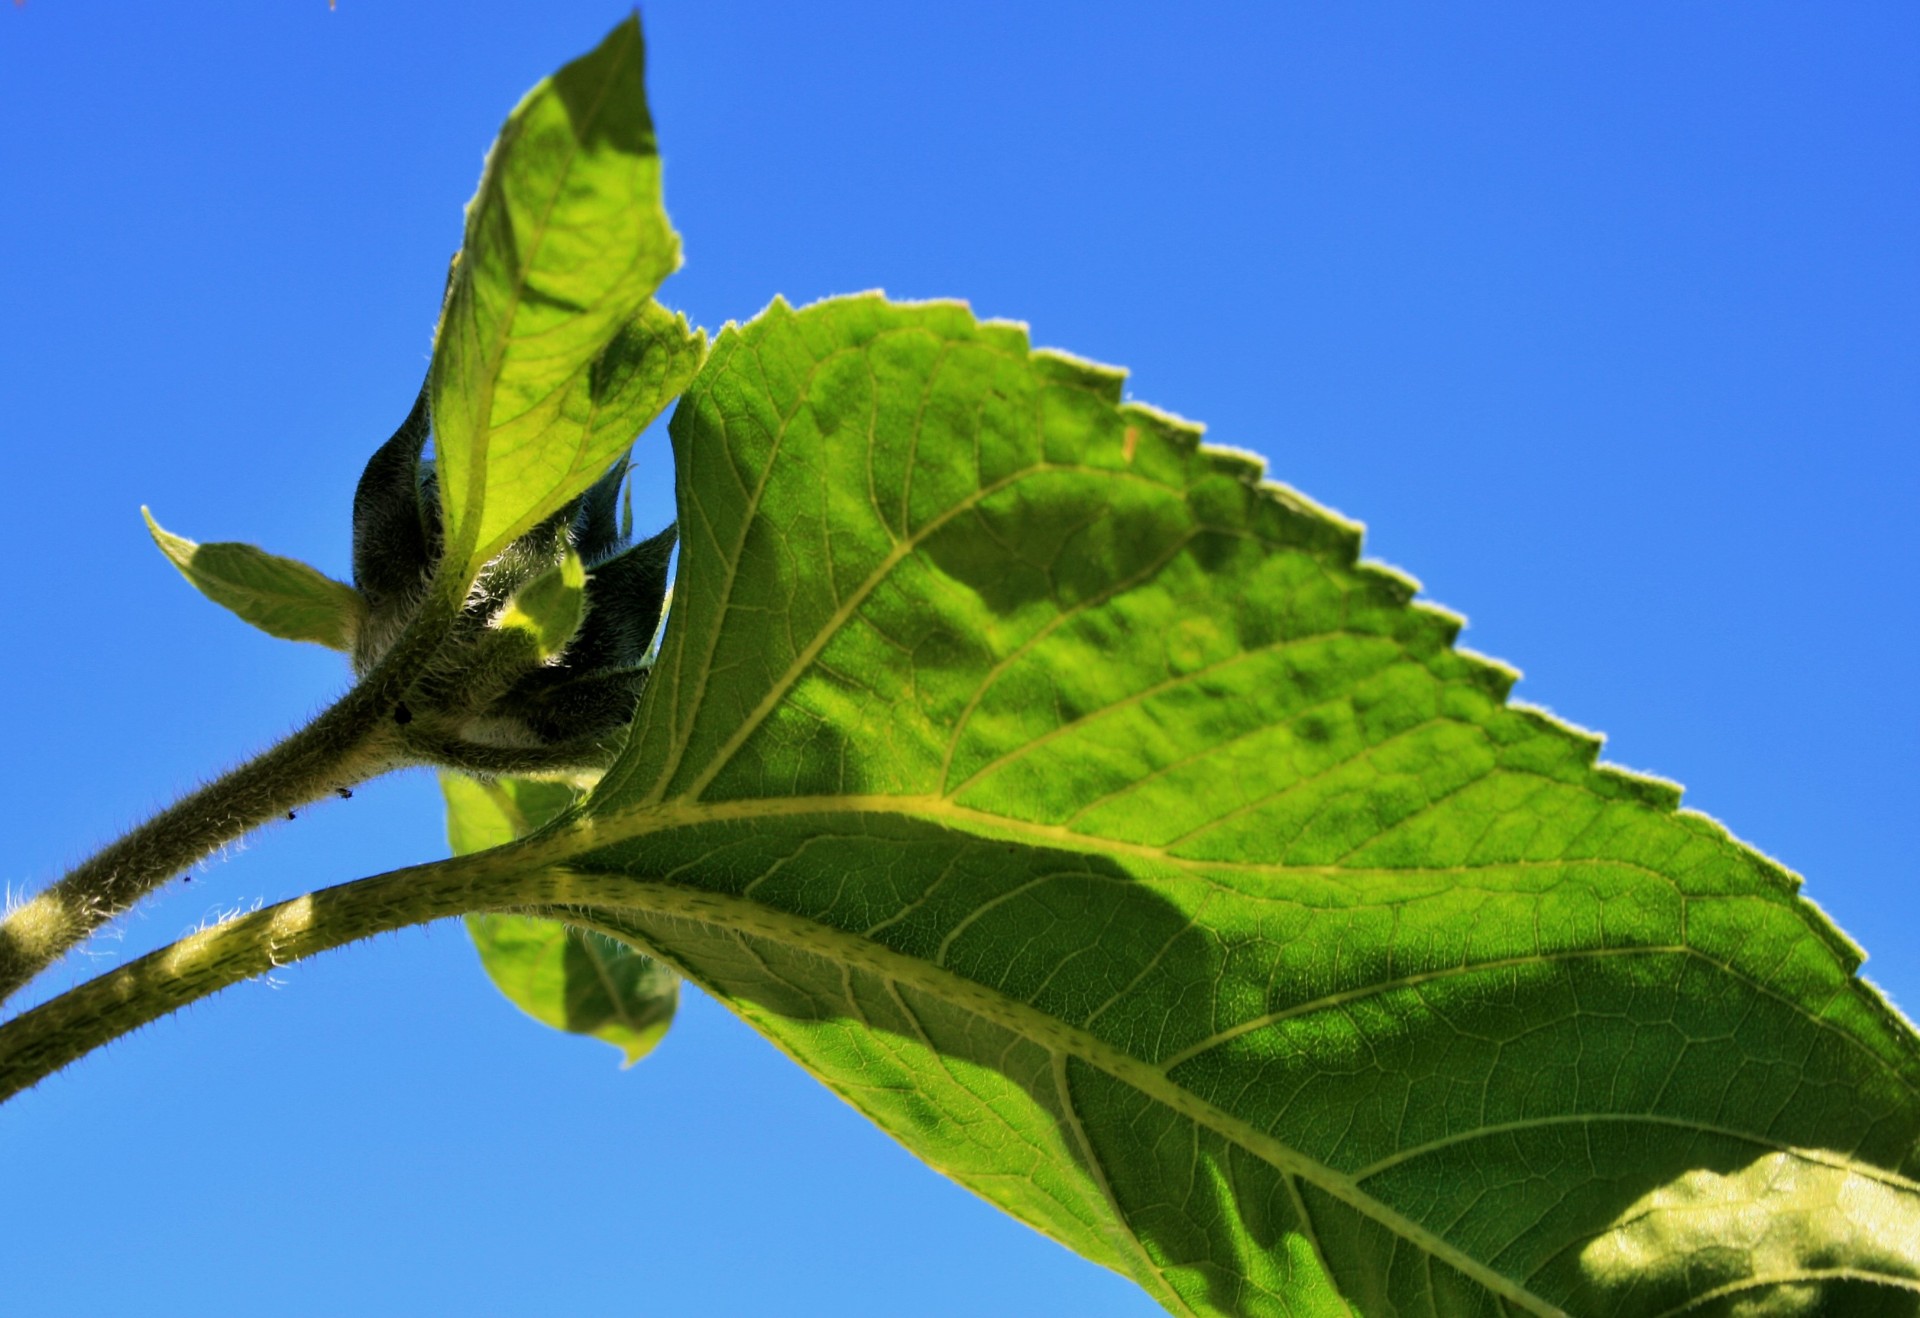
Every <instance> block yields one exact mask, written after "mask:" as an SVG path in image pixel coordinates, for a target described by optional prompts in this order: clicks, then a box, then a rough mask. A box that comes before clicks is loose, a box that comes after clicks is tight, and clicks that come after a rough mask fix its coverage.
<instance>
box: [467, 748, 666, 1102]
mask: <svg viewBox="0 0 1920 1318" xmlns="http://www.w3.org/2000/svg"><path fill="white" fill-rule="evenodd" d="M440 787H441V790H442V791H443V792H444V793H445V794H446V798H447V838H448V841H449V842H451V843H452V845H453V852H454V854H455V855H456V856H463V855H466V854H468V853H470V852H474V851H481V850H484V849H486V848H487V847H497V846H500V845H501V844H502V843H505V842H511V841H512V840H513V839H515V838H517V837H523V836H525V835H526V834H528V833H531V832H533V831H534V830H535V829H537V828H539V827H540V826H541V825H542V824H545V823H546V822H547V821H549V820H551V819H553V818H555V817H556V816H558V815H559V814H561V813H562V812H563V811H565V810H566V809H567V807H569V806H570V805H572V804H573V801H574V797H575V795H576V793H575V791H574V789H573V788H572V787H571V786H569V785H568V784H566V783H563V782H545V781H540V780H536V779H529V778H496V779H490V780H486V781H482V780H480V779H476V778H469V777H466V776H465V775H463V774H456V773H443V774H441V775H440ZM466 924H467V932H468V934H469V935H471V936H472V938H473V945H474V947H475V948H476V949H477V950H478V951H479V953H480V964H481V965H482V966H483V967H485V969H486V972H487V977H488V978H489V979H491V980H492V981H493V983H494V987H495V988H498V989H499V990H500V992H501V993H502V994H503V995H504V996H505V997H506V999H507V1000H508V1001H509V1002H511V1003H513V1005H514V1006H516V1007H518V1008H520V1010H522V1011H524V1012H526V1013H527V1015H529V1016H531V1017H533V1018H534V1019H535V1020H537V1021H540V1022H541V1023H542V1024H545V1025H550V1026H552V1027H553V1028H554V1029H556V1030H565V1031H567V1032H568V1033H570V1034H584V1035H587V1036H589V1037H591V1038H595V1039H599V1040H601V1041H602V1042H604V1043H610V1044H612V1045H613V1046H614V1047H615V1048H618V1049H619V1050H620V1051H621V1053H622V1055H623V1056H624V1057H625V1059H626V1064H627V1065H628V1066H631V1065H633V1064H634V1063H635V1062H637V1061H639V1060H640V1059H641V1058H642V1057H645V1056H646V1055H647V1054H648V1053H650V1052H652V1051H653V1048H654V1045H655V1044H657V1043H659V1042H660V1040H661V1038H662V1036H664V1035H665V1034H666V1032H667V1027H668V1026H669V1025H671V1024H672V1023H673V1013H674V1009H675V1008H676V1007H677V1006H678V1005H679V1001H680V979H679V976H677V975H675V974H674V973H673V972H672V971H671V970H669V969H667V968H666V967H665V966H663V965H661V964H660V963H659V962H658V961H655V960H654V959H653V958H652V957H650V956H647V955H646V954H645V953H642V952H638V951H635V950H634V949H633V948H632V947H630V946H628V945H627V944H626V943H623V942H620V941H619V940H617V939H613V938H609V937H608V936H607V935H605V934H603V933H598V932H595V931H594V930H591V929H577V928H574V927H573V926H571V925H568V924H566V923H564V922H562V921H559V920H544V919H539V918H536V917H532V916H525V915H470V916H468V917H467V921H466Z"/></svg>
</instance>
